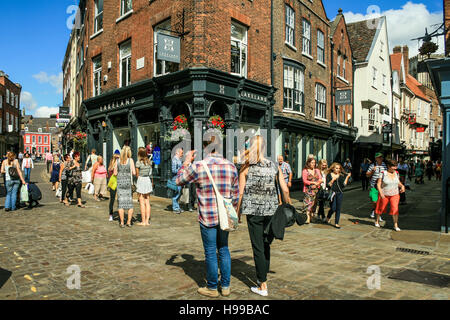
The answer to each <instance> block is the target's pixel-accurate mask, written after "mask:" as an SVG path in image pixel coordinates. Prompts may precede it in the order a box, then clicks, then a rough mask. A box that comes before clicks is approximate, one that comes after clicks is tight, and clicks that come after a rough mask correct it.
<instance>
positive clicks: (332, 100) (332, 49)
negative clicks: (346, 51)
mask: <svg viewBox="0 0 450 320" xmlns="http://www.w3.org/2000/svg"><path fill="white" fill-rule="evenodd" d="M333 71H334V42H333V39H331V90H330V91H331V122H333V119H334V115H333V111H334V110H336V106H335V104H336V101H335V100H334V99H333V97H334V94H335V92H336V88H335V87H334V77H333Z"/></svg>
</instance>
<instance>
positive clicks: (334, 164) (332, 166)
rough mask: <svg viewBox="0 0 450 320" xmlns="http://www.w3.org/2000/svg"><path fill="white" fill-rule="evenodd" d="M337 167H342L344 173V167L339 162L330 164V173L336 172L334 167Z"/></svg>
mask: <svg viewBox="0 0 450 320" xmlns="http://www.w3.org/2000/svg"><path fill="white" fill-rule="evenodd" d="M336 167H339V168H340V169H341V174H343V173H342V171H343V170H344V168H342V165H341V164H340V163H337V162H333V164H332V165H331V166H330V169H329V170H328V173H332V172H333V173H334V168H336Z"/></svg>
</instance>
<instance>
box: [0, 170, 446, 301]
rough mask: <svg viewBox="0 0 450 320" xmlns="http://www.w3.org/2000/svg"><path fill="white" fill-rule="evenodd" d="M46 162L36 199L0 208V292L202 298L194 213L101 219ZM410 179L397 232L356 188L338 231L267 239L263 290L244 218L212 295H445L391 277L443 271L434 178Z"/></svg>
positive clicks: (102, 205)
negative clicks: (69, 200) (51, 174)
mask: <svg viewBox="0 0 450 320" xmlns="http://www.w3.org/2000/svg"><path fill="white" fill-rule="evenodd" d="M43 169H44V166H41V165H38V166H36V168H35V169H34V171H33V172H32V180H37V181H40V183H39V187H40V188H41V190H42V192H43V193H44V199H43V201H42V203H41V207H39V208H35V209H33V210H30V211H28V210H19V211H16V212H14V213H6V212H4V211H3V210H1V211H0V223H1V225H2V228H0V267H1V268H3V269H6V270H10V271H12V272H13V274H12V276H11V278H9V280H8V281H7V282H6V283H5V285H4V286H3V287H1V288H0V299H33V300H36V299H188V300H189V299H204V298H203V297H201V296H199V295H197V293H196V290H197V288H198V286H204V285H205V265H204V255H203V248H202V242H201V237H200V230H199V225H198V222H197V214H196V213H189V212H185V213H182V214H181V215H176V214H173V213H172V212H169V211H166V210H165V209H166V207H167V206H168V205H169V204H170V201H169V200H167V199H161V198H155V197H152V199H151V202H152V220H151V226H150V227H149V228H144V227H139V226H136V225H135V226H133V227H132V228H131V229H130V228H126V229H120V228H119V226H118V222H117V221H114V222H108V210H107V205H108V201H105V202H94V201H93V200H92V198H88V195H86V194H83V197H84V200H87V203H86V206H87V208H86V209H80V208H77V207H76V206H72V207H70V208H66V207H64V206H63V205H61V204H59V203H58V201H57V199H56V198H55V197H54V194H53V193H52V192H51V191H50V190H51V187H50V183H48V182H46V181H48V179H44V177H45V174H43V173H42V170H43ZM413 188H415V190H414V191H411V192H408V195H407V197H408V205H406V206H402V207H401V213H402V214H401V215H400V221H399V223H400V227H401V228H402V230H403V231H402V232H400V233H397V232H395V231H393V230H392V221H391V219H390V217H387V216H386V217H385V218H386V219H385V220H386V222H385V223H384V227H383V228H381V229H377V228H375V227H374V226H373V220H372V219H370V218H369V213H370V211H371V207H370V204H369V202H368V196H367V192H362V191H360V190H353V191H349V192H346V193H345V196H344V208H343V212H344V214H343V215H342V219H341V223H340V224H341V226H342V229H341V230H337V229H335V228H333V227H332V226H329V225H323V224H310V225H307V226H302V227H298V226H293V227H291V228H289V229H288V230H287V232H286V237H285V240H284V241H283V242H281V241H275V242H274V244H273V245H272V259H271V268H270V269H271V272H270V274H269V297H268V298H261V297H259V296H256V295H254V294H252V293H250V290H249V286H251V285H254V283H255V281H256V276H255V269H254V263H253V256H252V252H251V245H250V239H249V235H248V231H247V226H246V223H245V219H243V220H244V222H243V224H242V225H241V226H240V229H239V230H238V231H236V232H234V233H232V234H230V251H231V257H232V279H231V285H232V294H231V296H230V297H229V298H223V297H220V298H218V299H222V300H234V299H243V300H247V299H252V300H254V299H260V298H261V299H281V300H284V299H294V300H298V299H442V300H448V299H449V298H450V288H449V287H437V286H431V285H425V284H421V283H416V282H407V281H402V280H394V279H390V278H389V275H391V274H392V272H394V271H398V270H400V269H402V268H405V269H409V270H416V271H428V272H433V273H438V274H441V275H446V276H450V236H448V235H445V234H441V233H439V232H438V231H439V221H438V218H439V217H438V214H437V211H438V209H439V205H440V203H439V201H440V193H441V190H440V184H438V183H436V182H431V183H428V181H426V184H425V185H423V186H413ZM0 203H1V204H3V203H4V198H2V199H1V200H0ZM298 205H299V203H298ZM135 210H136V211H137V212H139V208H138V205H137V204H136V205H135ZM397 248H406V249H415V250H419V251H426V252H428V253H429V254H428V255H421V254H413V253H407V252H401V251H398V250H397ZM72 265H78V266H79V267H80V269H81V288H80V289H79V290H77V289H75V290H70V289H68V288H67V279H68V278H69V276H70V275H71V274H69V273H67V268H68V267H69V266H72ZM373 265H375V266H378V267H379V268H380V271H381V278H380V280H381V288H380V289H379V290H376V289H375V290H370V289H368V287H367V280H368V278H369V277H370V276H371V274H369V273H367V271H368V267H369V266H373ZM205 299H206V298H205Z"/></svg>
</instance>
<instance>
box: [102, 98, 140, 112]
mask: <svg viewBox="0 0 450 320" xmlns="http://www.w3.org/2000/svg"><path fill="white" fill-rule="evenodd" d="M135 102H136V98H135V97H131V98H127V99H122V100H116V101H114V102H111V103H108V104H105V105H103V106H100V108H99V110H100V112H102V111H108V110H115V109H119V108H123V107H127V106H129V105H130V104H134V103H135Z"/></svg>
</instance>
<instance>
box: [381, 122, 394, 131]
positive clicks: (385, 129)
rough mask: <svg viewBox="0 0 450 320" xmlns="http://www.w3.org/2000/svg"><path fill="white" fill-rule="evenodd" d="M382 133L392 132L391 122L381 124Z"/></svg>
mask: <svg viewBox="0 0 450 320" xmlns="http://www.w3.org/2000/svg"><path fill="white" fill-rule="evenodd" d="M382 133H392V124H390V123H387V124H383V128H382Z"/></svg>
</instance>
